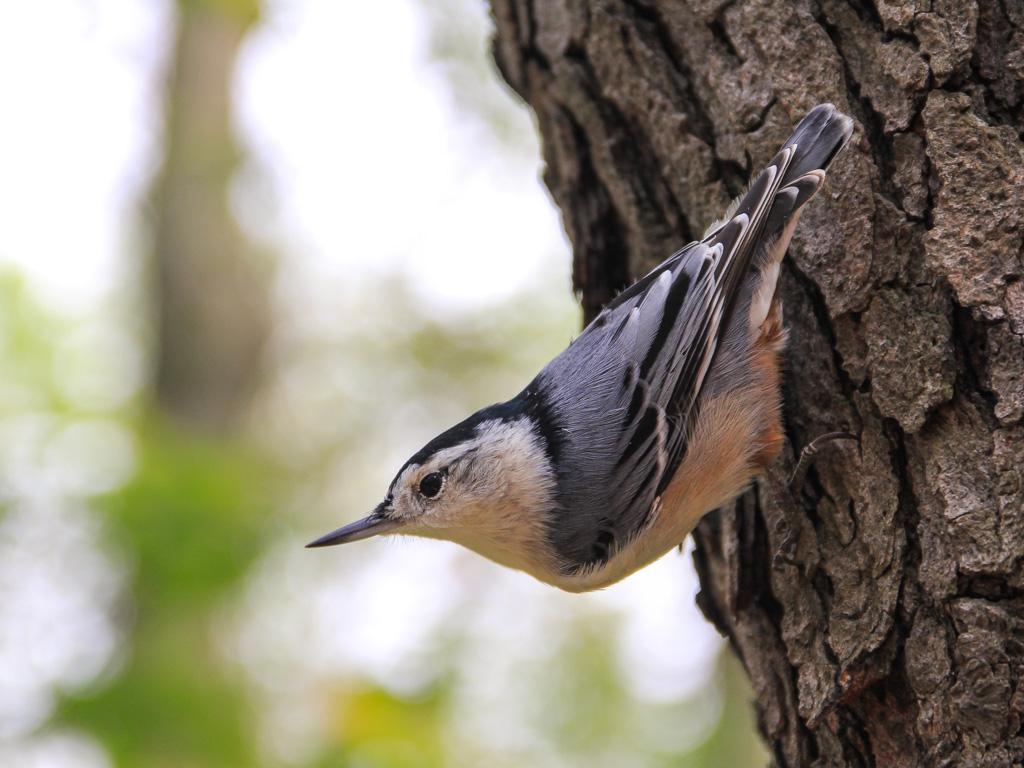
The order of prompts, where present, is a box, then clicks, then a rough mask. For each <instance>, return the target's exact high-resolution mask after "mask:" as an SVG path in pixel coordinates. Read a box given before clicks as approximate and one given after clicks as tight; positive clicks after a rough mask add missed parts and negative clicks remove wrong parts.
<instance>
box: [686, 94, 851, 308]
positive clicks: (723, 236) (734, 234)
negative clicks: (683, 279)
mask: <svg viewBox="0 0 1024 768" xmlns="http://www.w3.org/2000/svg"><path fill="white" fill-rule="evenodd" d="M852 133H853V121H852V120H851V119H850V118H849V117H847V116H846V115H844V114H843V113H842V112H840V111H839V110H837V109H836V108H835V107H834V106H833V105H832V104H820V105H818V106H817V107H815V108H814V109H812V110H811V111H810V112H808V113H807V115H806V117H804V119H803V120H801V121H800V123H799V124H798V125H797V126H796V128H795V129H794V130H793V135H792V136H790V137H789V139H787V140H786V143H785V144H784V145H783V146H782V149H780V150H779V152H778V154H776V155H775V157H774V158H772V161H771V162H770V163H769V164H768V166H767V167H766V168H765V169H764V170H763V171H761V173H760V174H758V176H757V178H756V179H754V181H753V182H752V183H751V185H750V188H749V189H748V190H747V191H746V193H744V194H743V195H741V196H740V197H739V198H737V200H736V201H735V202H734V203H733V204H732V205H731V206H729V210H728V211H727V212H726V215H725V218H724V219H723V220H722V221H720V222H716V223H715V224H713V225H712V226H711V227H710V228H709V230H708V232H707V233H706V234H705V236H704V242H706V243H707V244H708V246H709V248H713V247H715V246H717V245H719V244H721V246H722V250H723V252H724V254H725V258H723V259H721V260H720V261H719V263H718V265H717V271H718V272H719V280H720V283H719V284H720V286H721V288H722V291H723V293H724V294H725V297H726V298H727V299H728V300H730V303H731V300H734V299H735V298H736V295H737V294H738V293H740V292H741V288H742V286H743V285H744V283H745V282H746V281H744V277H745V276H746V275H747V274H748V270H751V271H753V272H755V273H757V274H758V275H759V278H758V279H756V280H755V281H753V284H751V285H750V289H751V290H752V291H753V295H752V296H751V311H750V322H751V325H752V326H754V327H758V326H760V324H761V323H762V322H763V321H764V319H765V317H766V316H767V314H768V312H769V309H770V306H771V302H772V300H773V298H774V295H775V283H776V282H777V280H778V263H779V262H780V261H781V260H782V257H783V255H784V254H785V252H786V248H788V247H789V241H790V239H791V238H792V236H793V231H794V230H795V229H796V223H797V220H798V219H799V217H800V212H801V210H802V209H803V207H804V206H805V205H806V204H807V202H808V201H809V200H810V199H811V198H812V197H813V196H814V194H815V193H816V192H817V191H818V190H819V189H820V188H821V185H822V183H823V182H824V181H825V171H826V169H827V168H828V166H829V164H830V163H831V162H832V160H833V159H834V158H835V156H836V155H837V154H839V151H840V150H841V149H842V148H843V147H844V146H846V142H847V141H849V139H850V136H851V134H852Z"/></svg>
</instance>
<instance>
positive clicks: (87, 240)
mask: <svg viewBox="0 0 1024 768" xmlns="http://www.w3.org/2000/svg"><path fill="white" fill-rule="evenodd" d="M272 8H273V9H274V10H273V12H271V13H268V14H267V19H266V23H265V25H264V27H263V28H262V29H261V30H260V31H259V32H258V33H257V34H256V35H254V36H253V39H252V40H250V41H249V43H248V44H247V46H246V49H245V51H244V54H243V56H242V60H241V62H240V67H239V71H238V86H239V88H238V93H239V101H238V107H237V110H238V122H239V128H240V131H241V133H242V134H243V137H244V140H245V141H246V143H248V144H250V145H251V146H252V148H253V150H254V153H255V156H254V158H253V160H254V165H255V166H256V167H257V169H258V170H257V171H256V172H252V170H251V169H250V170H249V171H247V172H244V173H242V174H241V176H240V180H239V184H238V185H237V187H236V190H235V191H236V194H235V206H234V207H235V210H236V211H237V212H238V215H239V218H240V219H242V221H243V223H244V224H245V225H246V226H247V228H248V229H249V230H250V232H252V233H253V234H254V235H255V236H258V237H261V238H265V239H267V240H269V241H270V242H271V243H273V244H274V245H276V246H278V247H283V248H285V249H286V250H288V251H290V252H291V253H292V254H293V255H297V256H298V257H300V258H298V259H295V260H294V261H293V263H292V264H290V265H289V268H295V269H299V270H305V271H307V272H308V274H309V277H310V278H312V279H314V280H318V279H334V280H345V281H350V280H351V279H352V277H353V275H360V274H364V273H365V274H370V273H372V272H378V273H380V272H393V271H394V270H396V269H399V270H401V271H403V272H404V273H405V274H407V275H408V276H409V277H410V278H412V283H413V285H415V286H417V287H418V290H419V291H420V292H421V294H422V296H423V298H424V299H425V300H427V301H431V302H433V303H435V304H436V305H437V306H439V307H440V306H450V305H452V304H453V303H454V304H455V305H474V304H481V303H487V302H489V301H493V300H494V299H495V298H497V297H499V296H502V295H507V294H510V293H513V292H515V291H516V289H518V288H519V287H521V285H522V284H523V282H524V281H525V280H526V279H527V278H528V277H529V276H531V275H533V274H535V273H536V271H537V269H538V266H539V265H540V264H542V263H545V262H547V263H551V262H552V261H553V260H554V259H557V258H558V255H559V254H562V255H563V258H562V259H561V260H560V262H561V263H562V264H566V265H567V263H568V262H567V260H566V259H565V258H564V253H565V249H566V246H565V244H564V238H563V236H562V233H561V229H560V225H559V222H558V216H557V214H556V212H555V211H554V210H553V208H552V206H551V205H550V203H549V202H548V200H547V198H546V196H545V194H544V192H543V191H542V188H541V185H540V183H539V181H538V179H537V175H538V169H537V166H536V163H530V164H528V167H520V168H518V169H515V168H512V169H510V168H509V167H508V165H509V163H508V160H507V159H505V158H503V156H502V155H501V153H497V152H494V151H490V152H488V151H480V149H481V147H480V146H479V145H480V144H484V143H486V142H487V141H488V137H487V136H486V135H483V134H482V133H481V132H479V131H475V132H474V131H472V130H468V129H467V128H466V126H465V123H464V121H460V119H459V115H458V114H457V113H455V111H454V110H453V109H452V105H451V103H450V100H449V98H448V95H447V93H446V92H445V88H444V86H443V84H442V83H441V81H440V78H441V77H442V74H441V73H440V72H437V71H436V70H433V69H430V68H427V67H424V59H425V53H426V52H425V39H424V37H425V35H424V29H423V25H422V20H421V19H420V18H419V16H418V14H417V12H416V10H415V6H414V3H413V2H411V0H376V1H375V2H371V3H345V2H323V1H321V2H305V1H300V0H294V1H289V2H278V3H274V4H273V5H272ZM478 13H479V14H480V15H481V17H482V15H483V10H482V6H480V7H479V10H478ZM168 18H169V17H168V10H167V4H166V3H165V2H158V1H157V0H79V1H78V2H75V1H74V0H46V1H45V2H35V3H4V4H2V5H0V103H2V104H4V105H5V107H4V112H5V113H6V115H7V116H8V117H7V119H5V120H4V123H3V131H2V137H3V140H2V141H0V263H2V262H4V261H6V262H10V263H14V264H16V265H18V267H19V268H20V269H22V270H23V271H24V272H25V273H26V274H27V275H28V276H29V277H30V279H31V281H32V284H33V285H34V286H35V287H36V288H37V289H38V291H39V292H40V294H41V295H42V297H43V298H44V299H45V300H46V301H47V302H48V303H50V304H53V305H56V306H59V307H62V308H67V309H71V310H79V309H88V308H89V307H91V306H95V303H96V302H97V301H99V300H101V299H103V298H104V297H106V296H108V295H109V292H110V291H111V290H114V289H116V287H117V286H118V285H120V284H121V281H122V280H123V279H124V277H125V275H126V270H134V265H132V264H131V262H130V261H129V258H131V256H130V255H129V254H137V253H138V246H139V241H138V240H137V239H136V240H134V241H132V240H131V239H130V233H132V232H133V231H136V230H134V229H133V228H132V224H133V215H134V213H135V211H136V210H137V206H138V199H139V193H140V191H141V190H144V189H145V188H146V185H147V184H148V182H149V180H150V177H151V174H152V172H153V170H154V163H155V152H156V150H157V148H158V146H159V132H160V130H161V125H160V119H159V113H158V109H159V107H160V87H159V86H160V79H159V77H160V75H159V67H160V64H161V62H162V59H163V57H164V55H165V50H166V45H167V40H166V35H167V33H168V29H169V24H168ZM381 41H387V45H382V44H381ZM368 73H372V77H369V76H368ZM265 176H269V179H270V182H271V185H270V188H271V190H272V192H271V194H270V197H269V199H268V198H267V196H266V195H265V194H264V193H265V191H266V189H267V185H266V184H265V183H263V179H264V177H265ZM498 180H500V183H499V181H498ZM566 269H567V266H566ZM127 274H131V272H128V273H127Z"/></svg>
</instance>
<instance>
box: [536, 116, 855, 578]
mask: <svg viewBox="0 0 1024 768" xmlns="http://www.w3.org/2000/svg"><path fill="white" fill-rule="evenodd" d="M823 109H824V108H822V107H819V108H818V109H816V110H814V111H812V112H811V113H810V114H809V115H808V117H807V118H805V120H804V121H803V122H801V124H800V125H799V126H798V127H797V129H796V130H795V131H794V135H793V137H792V138H791V139H790V142H789V143H787V144H786V146H784V147H783V149H782V150H780V151H779V153H778V154H776V156H775V157H774V158H773V159H772V161H771V163H769V165H768V166H767V167H766V168H765V170H764V171H762V172H761V173H760V174H759V175H758V177H757V178H756V179H755V180H754V181H753V183H752V184H751V185H750V188H749V189H748V191H747V192H746V194H745V195H744V196H743V197H742V199H741V200H740V201H739V203H738V205H737V206H736V207H735V210H734V211H733V212H732V213H731V215H730V217H729V219H728V220H727V221H725V222H724V223H722V224H721V225H719V226H716V227H715V228H713V229H712V230H711V231H710V232H709V233H708V234H707V235H706V236H705V237H704V239H703V240H701V241H699V242H694V243H690V244H689V245H687V246H686V247H684V248H683V249H682V250H680V251H679V252H677V253H676V254H674V255H672V256H671V257H670V258H668V259H666V260H665V261H664V262H662V263H661V264H660V265H658V266H657V267H656V268H655V269H653V270H652V271H651V272H650V273H648V274H647V275H645V276H644V277H643V278H641V279H640V280H638V281H637V282H636V283H634V284H633V285H632V286H630V287H629V288H628V289H626V290H625V291H623V292H622V293H621V294H619V295H618V296H617V297H616V298H615V299H614V300H613V301H612V302H610V303H609V304H608V306H607V307H606V308H605V310H604V311H603V312H602V313H601V314H600V315H599V316H598V317H597V318H596V319H595V320H594V322H593V323H591V324H590V325H589V326H588V327H587V328H586V329H585V330H584V332H583V333H582V334H581V335H580V336H579V337H578V338H577V339H576V340H575V341H573V343H572V344H571V345H570V346H569V348H568V349H567V350H566V351H565V352H564V353H563V354H562V355H560V356H559V357H557V358H556V359H555V360H553V361H552V362H551V364H550V365H549V366H548V367H547V368H545V370H544V371H542V372H541V374H540V377H539V378H540V379H541V384H542V385H543V386H544V387H545V391H547V392H550V393H551V396H552V397H553V399H554V407H553V408H552V409H551V411H552V412H553V413H557V414H559V418H560V419H561V420H562V421H563V422H564V423H562V424H561V425H560V428H561V429H562V430H563V434H564V435H566V437H567V445H568V449H569V454H568V455H567V456H566V458H565V459H564V461H563V462H562V463H563V471H562V473H561V474H560V476H559V486H560V489H561V498H562V499H564V500H565V501H564V503H563V506H564V507H565V508H564V509H562V510H561V511H560V512H559V515H560V516H559V517H558V519H557V522H556V524H554V525H552V526H551V532H550V536H551V540H552V544H553V545H554V548H555V550H556V552H557V554H558V555H559V556H560V557H561V558H562V560H563V562H564V563H565V567H566V568H567V570H576V571H579V570H585V569H587V568H592V567H597V566H599V565H600V564H601V563H602V562H604V561H605V560H607V558H609V557H611V556H612V555H613V554H614V553H615V551H616V550H617V548H619V547H621V546H622V545H623V544H624V543H626V542H627V541H628V540H629V539H630V537H631V536H633V535H635V534H636V532H637V531H639V530H641V529H642V528H643V526H644V525H645V524H646V523H647V521H648V520H649V519H650V516H651V514H652V510H653V509H655V508H656V502H657V499H658V497H659V495H660V494H661V492H662V491H663V490H664V488H665V486H666V485H667V483H668V481H669V480H670V479H671V477H672V475H673V474H674V472H675V470H676V468H677V467H678V466H679V463H680V462H681V461H682V458H683V456H684V454H685V450H686V443H687V440H688V437H689V430H690V429H691V428H692V425H693V423H694V421H695V418H696V415H697V411H698V408H699V405H700V393H701V387H702V384H703V382H704V380H705V378H706V377H707V374H708V370H709V368H710V366H711V364H712V362H713V360H714V356H715V352H716V351H717V349H718V346H719V340H720V334H721V331H722V328H723V325H724V322H725V320H726V318H727V317H728V313H729V311H730V308H731V307H732V305H733V304H734V303H735V301H736V297H737V294H738V292H739V291H740V289H741V286H742V285H743V283H744V279H745V277H746V275H747V274H748V271H749V270H750V268H751V265H752V262H753V260H754V259H755V258H756V257H757V256H758V254H759V249H760V248H761V247H762V246H763V241H764V239H765V235H766V233H767V236H768V237H769V238H771V237H774V236H775V233H776V231H777V230H778V229H779V228H780V227H781V226H783V225H784V224H785V223H786V221H788V219H789V218H790V217H791V216H792V215H793V213H794V212H795V211H797V210H798V209H799V206H801V205H802V204H803V203H804V202H806V201H807V199H808V198H809V197H810V195H812V194H813V193H814V191H815V190H816V189H817V188H818V186H819V185H820V182H821V179H822V178H823V171H821V170H820V167H818V166H815V165H814V163H813V162H812V163H809V162H808V161H807V156H808V154H812V155H814V156H815V157H820V158H824V159H825V162H826V163H827V162H828V161H830V160H831V158H832V157H833V156H834V155H835V153H836V152H837V151H838V149H837V148H834V147H833V148H829V147H825V148H821V147H818V146H816V145H815V144H814V141H819V140H821V141H824V140H826V139H827V140H828V141H831V142H832V143H835V142H837V141H839V142H840V145H841V143H845V140H846V139H847V138H848V136H849V130H848V126H846V124H843V125H842V126H841V127H846V132H845V135H842V136H841V135H840V134H841V133H842V131H839V132H838V133H837V131H836V130H834V129H829V125H828V121H827V120H824V118H822V115H821V114H820V112H819V110H823ZM829 109H830V110H831V112H829V113H828V114H829V115H833V114H834V115H838V116H839V118H841V119H842V120H848V119H847V118H845V117H843V116H841V115H839V113H837V112H835V110H834V108H831V107H830V108H829ZM826 111H827V110H826ZM826 116H827V115H826ZM805 124H806V125H805ZM807 136H810V137H811V138H812V139H813V140H812V141H811V143H810V150H809V151H806V150H805V148H804V147H803V146H798V140H801V141H802V140H803V139H804V138H805V137H807ZM822 137H825V138H824V139H823V138H822ZM791 166H792V167H791ZM797 170H798V171H799V173H798V174H797V173H796V172H795V171H797ZM581 382H586V387H587V391H586V396H585V397H583V396H581V389H580V386H581V385H580V383H581Z"/></svg>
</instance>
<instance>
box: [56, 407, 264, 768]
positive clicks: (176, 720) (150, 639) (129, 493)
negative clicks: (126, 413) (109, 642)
mask: <svg viewBox="0 0 1024 768" xmlns="http://www.w3.org/2000/svg"><path fill="white" fill-rule="evenodd" d="M137 434H138V436H139V441H138V444H139V462H138V471H137V473H136V475H135V477H134V479H133V480H132V481H131V482H130V483H129V484H128V485H127V486H126V487H125V488H123V489H122V490H121V491H119V492H117V493H115V494H113V495H112V496H110V497H108V498H106V499H103V500H102V501H101V503H100V507H101V509H102V510H103V512H104V513H105V516H106V520H107V523H108V526H107V528H108V530H109V531H110V534H111V538H112V539H113V540H114V541H115V542H116V544H117V545H118V546H119V548H120V550H121V551H123V552H125V553H127V554H128V556H129V559H130V562H131V564H132V575H131V587H130V595H129V596H128V597H129V599H130V612H129V614H128V619H127V620H128V622H129V624H130V642H129V644H128V647H127V648H126V649H125V659H124V660H123V666H122V667H121V668H120V669H119V670H118V671H117V674H116V675H115V676H114V679H113V680H112V681H111V682H110V683H109V684H107V685H106V686H104V687H102V688H100V689H99V690H96V691H92V692H90V693H87V694H85V695H81V696H76V697H74V698H68V699H67V700H66V701H65V703H64V706H63V707H62V711H61V713H60V715H59V718H58V719H59V720H60V721H62V722H65V723H67V724H71V725H76V726H79V727H82V728H85V729H87V730H88V731H91V732H92V733H93V734H95V735H97V736H99V737H100V739H101V740H102V742H103V743H104V745H105V746H106V747H107V748H108V749H109V750H110V753H111V755H112V756H113V757H114V758H115V760H116V762H117V764H118V765H123V766H154V767H159V766H163V765H168V766H170V765H174V766H195V767H196V768H199V767H200V766H203V767H205V766H240V765H252V764H254V763H255V762H256V754H257V745H256V740H255V738H254V731H253V728H252V723H251V722H250V721H249V717H248V707H247V702H246V693H245V688H244V684H243V683H244V681H243V680H241V679H239V675H238V672H237V671H235V670H234V669H233V668H232V667H231V666H230V665H227V664H225V659H224V658H223V657H222V655H221V652H220V651H219V650H218V648H217V647H216V644H215V642H214V637H215V635H214V632H213V625H214V622H215V620H216V618H217V615H218V613H217V611H218V609H220V608H222V607H223V603H224V602H225V601H226V600H228V599H229V597H230V596H231V594H232V591H233V590H234V589H235V588H236V586H237V584H238V581H239V580H240V579H241V578H242V576H243V575H244V574H245V573H246V570H247V569H248V567H249V566H250V565H251V564H252V562H253V560H254V559H255V558H256V557H257V556H258V555H259V553H260V552H261V550H262V548H263V546H264V545H265V543H266V541H267V537H268V533H269V526H268V520H269V519H270V513H271V509H272V508H271V504H272V500H273V498H274V486H275V478H274V473H273V472H272V471H270V469H269V467H268V466H267V465H266V462H264V461H261V460H259V459H258V458H256V457H255V456H254V455H253V454H252V453H251V451H250V450H248V449H246V448H245V446H244V445H241V444H230V443H223V442H216V441H212V440H208V439H203V438H199V437H196V436H194V435H189V434H185V433H183V432H181V431H179V430H177V429H175V428H174V427H173V426H172V425H170V424H167V423H165V422H164V421H162V420H161V419H159V418H158V417H154V416H149V417H147V418H145V419H143V420H141V421H140V424H139V428H138V431H137Z"/></svg>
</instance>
